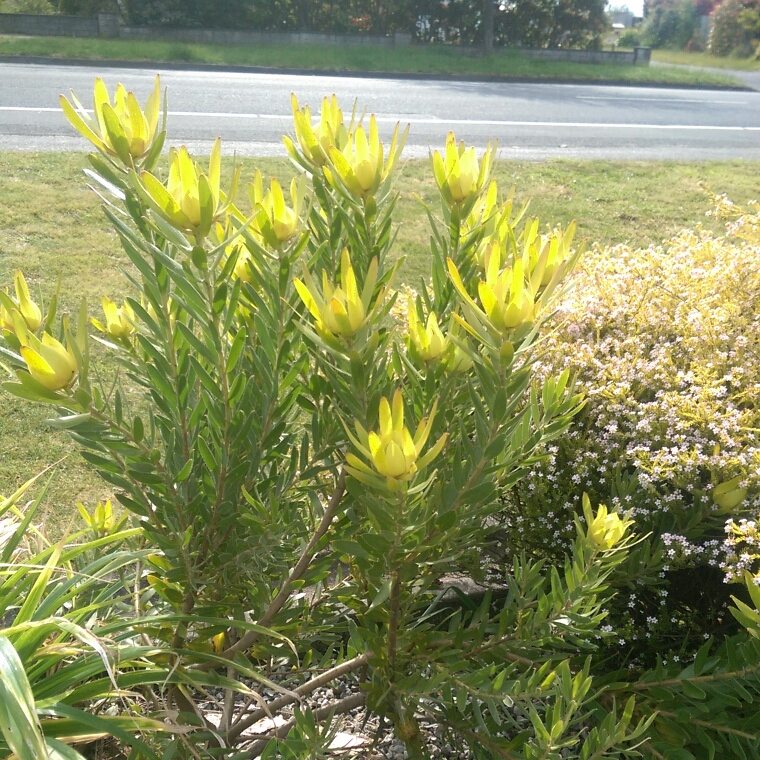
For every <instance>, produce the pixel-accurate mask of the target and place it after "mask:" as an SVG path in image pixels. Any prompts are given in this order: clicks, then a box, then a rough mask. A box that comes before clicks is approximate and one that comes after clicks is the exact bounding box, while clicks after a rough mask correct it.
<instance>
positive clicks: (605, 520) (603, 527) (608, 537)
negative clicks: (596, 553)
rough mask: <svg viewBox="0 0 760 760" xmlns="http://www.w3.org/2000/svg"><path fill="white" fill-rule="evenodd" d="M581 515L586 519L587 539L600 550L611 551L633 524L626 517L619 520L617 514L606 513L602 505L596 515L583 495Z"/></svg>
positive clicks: (586, 496)
mask: <svg viewBox="0 0 760 760" xmlns="http://www.w3.org/2000/svg"><path fill="white" fill-rule="evenodd" d="M583 514H584V516H585V518H586V528H587V535H588V537H589V538H590V539H591V540H592V541H593V542H594V543H595V544H596V545H597V547H599V549H601V550H602V551H607V550H608V549H612V548H613V547H614V546H615V545H616V544H618V543H620V541H621V540H622V539H623V537H624V536H625V534H626V532H627V530H628V527H629V526H630V525H631V523H632V522H633V521H632V520H630V519H629V518H628V517H623V518H622V519H621V518H620V515H619V514H618V513H617V512H608V511H607V507H606V506H605V505H604V504H600V505H599V509H598V510H597V513H596V515H594V512H593V510H592V509H591V501H590V500H589V498H588V495H587V494H585V493H584V494H583Z"/></svg>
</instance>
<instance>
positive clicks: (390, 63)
mask: <svg viewBox="0 0 760 760" xmlns="http://www.w3.org/2000/svg"><path fill="white" fill-rule="evenodd" d="M0 55H18V56H24V55H28V56H49V57H59V58H99V59H111V60H132V61H172V62H184V63H204V64H207V63H210V64H228V65H237V66H240V65H248V66H265V67H274V68H278V67H279V68H298V69H317V70H325V71H391V72H419V73H426V74H427V73H432V74H485V75H500V76H505V77H517V78H529V79H539V80H540V79H578V80H592V81H593V80H621V81H626V82H643V83H670V84H705V85H730V84H737V82H736V80H735V79H732V78H731V77H730V76H728V75H726V76H724V75H721V74H712V73H705V72H699V71H696V72H695V71H685V70H679V69H667V68H649V67H646V66H630V65H613V64H593V63H591V64H589V63H568V62H565V61H541V60H533V59H529V58H526V57H524V56H523V55H521V54H520V53H519V52H518V51H514V50H511V51H503V52H498V53H496V54H494V55H492V56H489V57H482V56H477V57H469V56H463V55H461V54H459V53H458V52H457V49H456V48H455V47H442V46H435V47H427V46H409V47H399V48H374V47H353V46H338V45H333V46H321V45H319V46H310V45H299V46H287V47H285V46H278V45H256V46H243V45H240V46H235V47H228V46H224V45H191V44H185V43H177V42H152V41H151V42H148V41H132V40H97V39H67V38H62V37H20V36H9V35H6V36H0Z"/></svg>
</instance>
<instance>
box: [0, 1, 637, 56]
mask: <svg viewBox="0 0 760 760" xmlns="http://www.w3.org/2000/svg"><path fill="white" fill-rule="evenodd" d="M0 34H26V35H33V36H42V37H112V38H113V37H118V38H119V39H124V40H164V41H169V42H187V43H194V44H204V43H205V44H213V45H352V46H353V45H358V46H364V45H366V46H368V47H396V46H407V45H411V44H412V35H411V34H410V33H408V32H396V34H395V35H394V36H393V37H377V36H373V35H358V34H357V35H349V34H318V33H313V32H308V33H307V32H301V33H299V32H249V31H236V30H233V29H169V28H165V27H137V26H120V25H119V18H118V16H115V15H113V14H109V13H101V14H99V15H98V17H97V18H83V17H81V16H55V15H51V16H32V15H26V14H11V13H0ZM452 50H454V51H456V52H457V53H459V54H460V55H465V56H479V55H482V54H483V51H482V48H479V47H468V46H464V45H462V46H458V45H457V46H453V47H452ZM520 52H522V53H523V54H524V55H527V56H529V57H531V58H544V59H547V60H550V61H577V62H579V63H623V64H634V63H636V64H640V65H642V64H643V65H645V66H648V65H649V48H636V50H635V51H634V52H620V51H610V50H532V49H529V48H521V49H520Z"/></svg>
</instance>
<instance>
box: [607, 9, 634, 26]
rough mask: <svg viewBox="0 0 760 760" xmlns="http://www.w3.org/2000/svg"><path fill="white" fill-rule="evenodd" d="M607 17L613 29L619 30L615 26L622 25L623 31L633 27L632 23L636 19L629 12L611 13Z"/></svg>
mask: <svg viewBox="0 0 760 760" xmlns="http://www.w3.org/2000/svg"><path fill="white" fill-rule="evenodd" d="M609 16H610V19H611V20H612V24H613V27H615V28H618V29H619V28H620V27H619V26H617V25H618V24H622V25H623V27H622V28H623V29H630V28H631V27H632V26H634V21H635V18H636V17H635V16H634V15H633V13H631V12H630V11H612V13H610V14H609Z"/></svg>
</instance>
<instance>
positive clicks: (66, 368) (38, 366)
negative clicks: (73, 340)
mask: <svg viewBox="0 0 760 760" xmlns="http://www.w3.org/2000/svg"><path fill="white" fill-rule="evenodd" d="M11 317H12V318H13V321H14V324H15V333H16V337H17V338H18V339H19V343H20V344H21V348H20V352H21V356H22V357H23V359H24V361H25V362H26V366H27V368H28V370H29V374H30V375H31V376H32V377H33V378H34V379H35V380H36V381H37V382H38V383H40V384H41V385H44V386H45V387H46V388H47V389H48V390H51V391H58V390H60V389H61V388H65V387H66V386H67V385H69V384H70V383H71V382H72V380H73V379H74V378H75V377H76V374H77V370H78V367H77V360H76V358H75V356H74V354H73V352H72V351H71V349H70V348H67V347H66V346H64V345H63V344H62V343H60V342H59V341H57V340H56V339H55V338H53V337H52V336H51V335H49V334H48V333H43V335H42V340H40V339H39V338H38V337H37V336H36V335H34V334H33V333H32V332H30V331H29V330H28V329H27V327H26V322H25V321H24V318H23V317H22V316H21V314H20V313H19V312H18V311H16V310H15V309H14V310H13V311H12V312H11Z"/></svg>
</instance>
